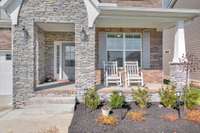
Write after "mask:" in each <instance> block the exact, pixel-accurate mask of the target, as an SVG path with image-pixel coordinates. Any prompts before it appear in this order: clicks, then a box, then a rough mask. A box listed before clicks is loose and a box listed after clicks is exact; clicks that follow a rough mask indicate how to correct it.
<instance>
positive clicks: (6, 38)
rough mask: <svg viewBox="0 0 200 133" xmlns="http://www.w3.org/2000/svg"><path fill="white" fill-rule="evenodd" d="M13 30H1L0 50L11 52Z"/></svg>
mask: <svg viewBox="0 0 200 133" xmlns="http://www.w3.org/2000/svg"><path fill="white" fill-rule="evenodd" d="M11 44H12V43H11V30H10V29H1V28H0V50H11Z"/></svg>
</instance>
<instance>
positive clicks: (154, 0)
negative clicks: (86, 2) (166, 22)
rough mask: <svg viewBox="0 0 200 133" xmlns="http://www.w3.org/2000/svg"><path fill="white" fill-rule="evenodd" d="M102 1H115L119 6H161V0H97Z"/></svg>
mask: <svg viewBox="0 0 200 133" xmlns="http://www.w3.org/2000/svg"><path fill="white" fill-rule="evenodd" d="M99 1H100V2H104V3H117V4H118V5H121V6H137V7H162V0H99Z"/></svg>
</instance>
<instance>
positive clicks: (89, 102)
mask: <svg viewBox="0 0 200 133" xmlns="http://www.w3.org/2000/svg"><path fill="white" fill-rule="evenodd" d="M85 105H86V106H87V107H88V108H90V109H92V110H95V109H97V108H98V106H99V105H100V97H99V96H98V94H97V91H96V89H95V88H90V89H88V90H87V92H86V93H85Z"/></svg>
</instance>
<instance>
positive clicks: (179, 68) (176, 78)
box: [170, 21, 186, 92]
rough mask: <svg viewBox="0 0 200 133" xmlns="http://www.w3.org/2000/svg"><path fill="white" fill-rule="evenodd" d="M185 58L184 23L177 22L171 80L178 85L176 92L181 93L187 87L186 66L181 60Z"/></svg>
mask: <svg viewBox="0 0 200 133" xmlns="http://www.w3.org/2000/svg"><path fill="white" fill-rule="evenodd" d="M185 56H186V49H185V31H184V21H179V22H177V26H176V33H175V40H174V57H173V60H172V62H171V63H170V79H171V81H172V82H173V83H175V84H176V90H177V91H179V92H183V88H184V87H185V85H186V72H185V71H184V64H183V62H181V60H180V59H182V58H183V57H185Z"/></svg>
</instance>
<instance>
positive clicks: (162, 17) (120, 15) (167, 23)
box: [96, 6, 200, 29]
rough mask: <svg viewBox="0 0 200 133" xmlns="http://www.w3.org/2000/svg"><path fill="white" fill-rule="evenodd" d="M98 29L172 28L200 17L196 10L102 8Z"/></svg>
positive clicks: (97, 22) (97, 23)
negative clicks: (180, 22) (179, 22)
mask: <svg viewBox="0 0 200 133" xmlns="http://www.w3.org/2000/svg"><path fill="white" fill-rule="evenodd" d="M99 8H100V9H101V13H100V15H99V17H98V19H97V21H96V26H97V27H133V28H136V27H137V28H158V29H162V28H171V27H173V26H175V25H176V23H177V22H178V21H185V22H186V21H190V20H192V19H193V18H195V17H197V16H199V15H200V10H195V9H163V8H141V7H140V8H137V7H113V6H112V7H110V6H100V7H99Z"/></svg>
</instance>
